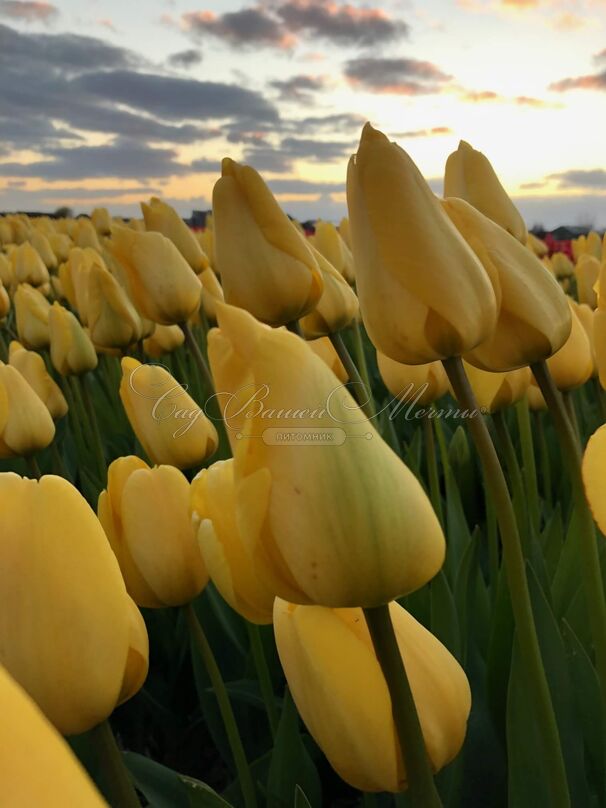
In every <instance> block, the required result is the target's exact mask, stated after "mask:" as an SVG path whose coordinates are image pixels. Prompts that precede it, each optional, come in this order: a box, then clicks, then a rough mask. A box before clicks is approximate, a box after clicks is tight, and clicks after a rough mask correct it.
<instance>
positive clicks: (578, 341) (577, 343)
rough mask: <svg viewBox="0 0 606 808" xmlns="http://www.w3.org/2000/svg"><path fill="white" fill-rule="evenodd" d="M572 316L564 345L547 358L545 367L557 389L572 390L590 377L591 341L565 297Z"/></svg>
mask: <svg viewBox="0 0 606 808" xmlns="http://www.w3.org/2000/svg"><path fill="white" fill-rule="evenodd" d="M567 301H568V305H569V309H570V314H571V317H572V329H571V331H570V335H569V337H568V339H567V340H566V342H565V343H564V345H563V346H562V347H561V348H560V350H559V351H557V352H556V353H555V354H554V355H553V356H552V357H551V358H549V359H548V360H547V367H548V368H549V371H550V373H551V375H552V376H553V380H554V382H555V384H556V387H557V388H558V389H559V390H572V389H574V388H575V387H580V386H581V385H582V384H585V382H586V381H587V379H589V378H591V374H592V373H593V368H594V363H593V355H592V350H591V343H590V342H589V337H588V336H587V332H586V331H585V328H584V327H583V324H582V323H581V321H580V320H579V317H578V315H577V313H576V311H575V308H574V306H573V303H574V301H572V300H571V299H570V298H567Z"/></svg>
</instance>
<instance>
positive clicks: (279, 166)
mask: <svg viewBox="0 0 606 808" xmlns="http://www.w3.org/2000/svg"><path fill="white" fill-rule="evenodd" d="M243 161H244V162H245V163H249V164H250V165H252V166H253V167H254V168H256V169H257V171H271V172H274V173H276V174H286V173H287V172H289V171H291V170H292V163H293V160H292V157H290V156H289V155H287V154H286V153H285V152H283V151H282V150H281V149H279V148H275V149H274V148H272V147H271V146H267V147H263V148H248V149H245V150H244V155H243Z"/></svg>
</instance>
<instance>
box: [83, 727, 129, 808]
mask: <svg viewBox="0 0 606 808" xmlns="http://www.w3.org/2000/svg"><path fill="white" fill-rule="evenodd" d="M89 737H90V739H91V741H92V742H93V745H94V747H95V749H96V751H97V755H98V760H99V763H100V764H101V768H102V770H103V774H104V783H105V784H106V788H107V791H108V794H107V795H106V796H107V797H108V799H109V802H110V804H111V805H113V806H115V807H116V808H118V806H119V808H141V802H140V801H139V798H138V797H137V792H136V791H135V787H134V785H133V783H132V780H131V779H130V775H129V773H128V770H127V768H126V766H125V765H124V760H123V759H122V753H121V752H120V749H119V748H118V744H117V743H116V739H115V737H114V733H113V732H112V728H111V726H110V723H109V721H107V720H105V721H102V722H101V723H100V724H98V725H97V726H96V727H94V729H92V730H91V731H90V733H89Z"/></svg>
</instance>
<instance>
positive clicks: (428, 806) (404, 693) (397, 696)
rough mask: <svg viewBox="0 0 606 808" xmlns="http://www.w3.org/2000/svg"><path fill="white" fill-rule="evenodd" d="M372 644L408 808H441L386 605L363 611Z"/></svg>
mask: <svg viewBox="0 0 606 808" xmlns="http://www.w3.org/2000/svg"><path fill="white" fill-rule="evenodd" d="M364 617H365V618H366V623H367V625H368V630H369V631H370V636H371V638H372V644H373V646H374V649H375V653H376V655H377V659H378V660H379V664H380V665H381V670H382V671H383V676H384V677H385V682H386V683H387V687H388V689H389V695H390V698H391V709H392V713H393V719H394V723H395V725H396V731H397V734H398V740H399V742H400V751H401V752H402V760H403V762H404V769H405V772H406V781H407V783H408V794H409V796H410V803H411V806H412V808H438V806H441V805H442V802H441V800H440V797H439V794H438V790H437V788H436V784H435V782H434V779H433V772H432V770H431V764H430V762H429V758H428V756H427V749H426V747H425V739H424V738H423V731H422V729H421V724H420V722H419V716H418V714H417V708H416V705H415V701H414V697H413V694H412V690H411V689H410V682H409V681H408V676H407V675H406V668H405V666H404V661H403V659H402V654H401V653H400V649H399V647H398V641H397V639H396V635H395V632H394V629H393V623H392V622H391V616H390V614H389V606H388V605H387V604H385V605H384V606H376V607H374V608H370V609H364Z"/></svg>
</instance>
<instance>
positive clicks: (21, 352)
mask: <svg viewBox="0 0 606 808" xmlns="http://www.w3.org/2000/svg"><path fill="white" fill-rule="evenodd" d="M8 361H9V364H10V365H11V366H12V367H14V368H16V369H17V370H18V371H19V373H20V374H21V375H22V376H23V378H24V379H25V381H26V382H27V383H28V384H29V386H30V387H31V388H32V390H33V391H34V393H36V395H37V396H38V398H39V399H40V400H41V401H42V402H43V403H44V404H45V405H46V407H47V409H48V411H49V412H50V414H51V417H52V419H53V420H54V421H58V420H59V418H63V416H64V415H65V414H66V413H67V401H66V400H65V397H64V396H63V393H62V392H61V389H60V387H59V386H58V385H57V384H56V382H55V380H54V379H53V378H52V377H51V376H50V374H49V373H48V372H47V370H46V365H45V364H44V359H42V357H41V356H40V354H38V353H36V352H35V351H27V350H26V349H25V348H24V347H23V345H21V344H20V343H19V342H17V341H16V340H13V341H12V342H11V344H10V346H9V357H8Z"/></svg>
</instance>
